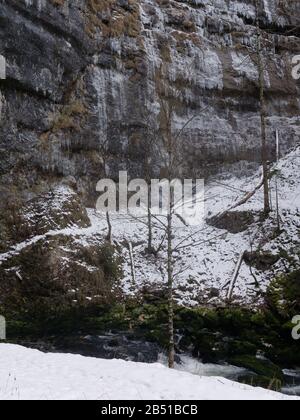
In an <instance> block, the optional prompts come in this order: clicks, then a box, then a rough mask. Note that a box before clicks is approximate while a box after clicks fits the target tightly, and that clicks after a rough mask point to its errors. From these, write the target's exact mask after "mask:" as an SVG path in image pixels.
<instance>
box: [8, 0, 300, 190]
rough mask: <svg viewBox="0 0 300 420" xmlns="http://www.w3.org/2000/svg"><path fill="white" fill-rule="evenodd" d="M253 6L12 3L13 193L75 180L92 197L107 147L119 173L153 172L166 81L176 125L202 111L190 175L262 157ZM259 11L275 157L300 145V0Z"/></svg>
mask: <svg viewBox="0 0 300 420" xmlns="http://www.w3.org/2000/svg"><path fill="white" fill-rule="evenodd" d="M254 3H255V1H254V0H244V1H237V0H211V1H209V0H185V1H183V0H182V1H169V0H2V1H1V3H0V54H2V55H3V56H5V58H6V61H7V78H6V80H1V81H0V99H1V109H2V111H1V122H0V151H1V160H0V176H1V182H0V185H1V191H2V194H3V191H4V190H5V188H6V187H7V186H8V185H14V186H15V187H17V188H18V190H22V191H24V190H25V191H31V192H35V189H39V188H41V189H42V190H43V186H46V185H48V184H49V183H51V182H52V181H55V182H56V181H57V180H58V181H59V180H60V179H61V178H62V177H68V176H69V177H70V176H72V177H73V178H75V181H76V182H77V187H78V189H79V190H82V191H83V190H84V191H90V192H92V191H93V190H94V188H95V182H96V180H97V179H98V178H99V177H100V176H101V171H102V169H103V155H102V153H101V150H102V148H103V145H104V144H107V145H108V148H109V159H108V162H107V166H108V169H109V171H110V172H111V173H112V174H115V173H116V172H117V170H119V169H124V168H126V167H130V169H131V171H132V172H133V173H136V174H141V166H142V165H141V161H142V159H141V153H142V150H143V142H145V141H147V135H146V134H147V132H148V129H149V120H150V119H151V121H155V120H157V116H158V114H159V102H158V95H157V87H158V84H160V85H161V84H163V86H164V89H165V90H166V91H167V92H168V96H169V99H170V100H172V102H173V104H174V109H175V115H174V127H175V129H180V128H181V127H182V126H183V125H184V124H185V123H186V122H187V121H188V120H189V119H190V118H191V117H193V116H196V118H195V119H194V120H193V121H192V122H191V124H189V125H188V127H187V129H186V130H185V131H184V144H185V148H184V150H183V151H182V153H183V154H184V155H185V162H186V163H187V167H189V168H191V167H192V168H196V170H197V172H198V173H203V174H208V173H211V172H214V171H216V170H219V169H220V163H222V166H223V167H224V165H225V164H226V163H235V162H240V161H248V162H255V161H258V160H259V142H260V140H259V114H258V110H259V101H258V72H257V64H256V58H257V57H256V55H255V45H256V37H255V19H256V15H255V6H254ZM260 3H261V7H260V13H259V14H260V26H261V28H263V29H264V34H265V35H264V45H265V52H264V56H265V63H266V71H265V84H266V98H267V104H268V141H269V149H270V155H271V154H272V151H273V149H274V147H273V145H274V133H275V130H276V129H279V130H280V135H281V142H282V150H283V152H284V151H285V150H287V149H288V148H289V147H290V146H292V145H293V144H295V143H296V142H297V141H298V140H299V134H300V125H299V124H300V118H299V107H300V101H299V100H300V85H299V83H297V81H295V80H293V78H292V75H291V68H292V63H291V60H292V57H293V56H294V55H296V54H299V53H300V40H299V37H300V32H299V29H298V30H297V28H295V27H296V26H297V25H299V19H300V3H299V2H297V1H281V0H263V1H261V2H260ZM249 53H250V56H249ZM203 110H204V111H203ZM244 166H246V165H244ZM158 167H159V165H158ZM73 181H74V179H72V182H73Z"/></svg>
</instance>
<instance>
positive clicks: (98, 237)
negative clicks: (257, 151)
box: [0, 147, 300, 306]
mask: <svg viewBox="0 0 300 420" xmlns="http://www.w3.org/2000/svg"><path fill="white" fill-rule="evenodd" d="M275 169H276V170H278V190H279V208H280V216H281V219H282V224H281V226H282V228H283V232H282V233H281V235H280V236H276V235H275V236H274V232H275V228H276V212H275V211H273V212H272V213H271V216H270V218H269V219H268V220H267V221H265V222H260V221H259V216H258V215H257V213H256V221H254V223H252V224H251V225H249V227H248V228H247V229H246V230H244V231H242V232H239V233H230V232H229V231H228V230H225V229H220V228H217V227H214V226H211V225H210V224H208V223H206V222H204V224H203V226H195V225H193V226H186V225H184V224H183V223H182V222H180V221H179V220H177V222H176V227H175V230H174V233H175V238H174V244H175V246H179V245H180V246H179V248H180V249H179V250H178V252H177V253H175V267H174V273H175V274H176V279H175V285H176V299H177V301H178V302H179V303H180V304H183V305H188V306H196V305H199V304H203V303H205V304H214V303H216V304H219V303H220V302H222V301H224V299H225V298H226V296H227V294H228V289H229V285H230V281H231V279H232V276H233V273H234V271H235V267H236V265H237V262H238V260H239V256H240V254H241V252H243V251H252V250H254V251H256V250H258V249H259V250H260V252H269V253H271V254H273V255H279V256H280V258H279V259H278V261H277V262H276V263H275V264H273V265H272V266H270V267H268V268H267V269H263V270H258V269H257V268H255V267H252V268H250V267H249V266H248V265H247V264H246V263H243V264H242V267H241V270H240V273H239V277H238V280H237V282H236V284H235V287H234V290H233V298H234V300H235V301H237V302H240V303H247V304H249V303H250V304H257V303H259V302H260V296H261V294H260V292H264V291H265V290H266V287H267V285H268V284H269V281H270V280H271V279H273V278H274V277H275V276H276V275H277V274H278V273H282V272H284V271H285V270H286V268H287V265H289V264H291V261H292V260H293V259H294V262H293V264H294V265H297V264H298V265H299V256H298V255H299V249H300V235H299V232H300V147H298V148H296V149H295V150H293V151H292V152H290V153H289V154H288V155H287V156H285V157H284V158H282V159H281V161H280V163H279V164H278V165H277V167H274V166H273V167H272V170H275ZM260 180H261V171H260V170H259V171H258V172H256V173H254V174H253V175H252V176H249V177H247V178H245V177H240V178H237V177H230V176H229V175H228V176H223V177H222V178H221V177H220V178H219V179H213V180H210V181H209V182H208V183H207V185H206V192H205V207H206V208H205V213H206V216H207V218H211V217H213V216H215V215H217V214H220V213H221V212H224V211H225V210H227V209H230V208H231V207H232V206H233V205H234V204H235V203H237V202H239V201H240V200H241V198H243V197H244V196H245V194H247V193H248V192H251V191H252V190H253V189H255V187H256V186H257V185H258V184H259V183H260ZM271 192H272V204H273V209H275V208H276V206H275V178H274V177H273V178H272V181H271ZM262 207H263V191H262V189H261V190H259V191H258V192H257V193H256V194H255V195H254V196H253V197H252V198H251V200H249V201H248V202H247V203H246V204H244V205H242V206H240V207H238V208H237V209H236V211H253V212H254V213H255V212H259V211H261V210H262ZM88 214H89V217H90V220H91V224H92V225H91V226H90V227H88V228H79V227H77V226H70V227H68V228H65V229H63V230H53V231H50V232H48V233H47V234H45V235H40V236H36V237H34V238H31V239H30V240H28V241H25V242H22V243H20V244H17V245H16V246H15V247H14V248H13V249H11V251H9V252H7V253H5V254H0V264H1V262H2V261H4V260H7V259H9V258H10V257H12V256H13V255H16V254H18V253H19V252H20V251H21V250H22V249H24V248H26V247H27V246H29V245H30V244H32V243H36V242H38V241H39V240H42V239H43V238H46V237H48V238H49V237H51V236H55V235H58V234H63V235H67V236H69V237H72V238H73V240H74V241H75V243H79V244H81V245H83V246H87V245H89V244H92V245H95V244H99V243H100V242H101V241H103V239H104V237H105V235H106V231H107V222H106V217H105V215H103V214H99V213H97V212H96V211H95V210H93V209H88ZM110 217H111V221H112V227H113V241H114V244H115V245H116V246H117V250H118V253H119V254H120V256H121V260H122V264H123V273H124V275H123V279H122V281H121V287H122V290H123V292H124V293H125V294H126V295H135V294H136V293H137V292H138V290H140V289H141V288H143V287H145V286H146V287H148V288H149V287H150V288H154V289H155V288H156V289H160V288H161V286H162V285H163V284H166V271H165V269H166V252H165V245H164V247H162V249H161V252H160V253H159V254H158V256H157V258H155V257H154V256H149V255H147V254H146V253H145V248H146V246H147V226H146V223H145V222H146V218H145V219H143V220H139V221H137V220H136V219H134V218H132V217H130V216H128V215H117V214H115V215H114V214H111V215H110ZM161 222H165V220H163V219H162V220H161ZM154 224H155V225H156V226H155V228H154V230H153V236H154V244H155V246H156V247H158V246H159V244H160V242H161V238H162V236H163V234H162V232H161V223H160V222H159V221H154ZM129 244H130V245H129ZM130 248H132V250H133V261H134V272H135V273H134V282H133V275H132V267H131V262H130V261H131V259H130V255H129V249H130ZM64 251H68V250H67V249H66V247H64ZM69 253H70V256H71V255H72V249H69ZM297 254H298V255H297ZM285 255H286V256H288V258H287V259H285V258H284V256H285ZM290 256H292V257H293V258H292V259H290V260H289V257H290ZM78 263H80V261H78ZM91 269H93V270H97V269H98V268H97V267H91ZM255 282H256V283H258V284H259V287H256V285H255Z"/></svg>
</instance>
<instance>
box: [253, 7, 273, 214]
mask: <svg viewBox="0 0 300 420" xmlns="http://www.w3.org/2000/svg"><path fill="white" fill-rule="evenodd" d="M256 16H257V18H256V27H257V59H258V74H259V99H260V121H261V160H262V167H263V184H264V213H265V215H266V216H268V215H269V213H270V211H271V208H270V192H269V169H268V151H267V135H266V115H267V112H266V102H265V78H264V64H263V57H262V42H261V31H260V27H259V0H256Z"/></svg>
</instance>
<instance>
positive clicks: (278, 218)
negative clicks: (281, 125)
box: [275, 130, 281, 233]
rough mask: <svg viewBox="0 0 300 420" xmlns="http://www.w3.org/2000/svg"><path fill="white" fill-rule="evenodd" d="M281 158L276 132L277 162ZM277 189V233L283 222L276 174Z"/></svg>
mask: <svg viewBox="0 0 300 420" xmlns="http://www.w3.org/2000/svg"><path fill="white" fill-rule="evenodd" d="M279 158H280V147H279V133H278V130H276V162H277V165H278V163H279ZM275 189H276V212H277V231H278V233H280V231H281V220H280V209H279V190H278V174H276V180H275Z"/></svg>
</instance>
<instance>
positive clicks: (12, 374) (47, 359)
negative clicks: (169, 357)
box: [0, 344, 289, 400]
mask: <svg viewBox="0 0 300 420" xmlns="http://www.w3.org/2000/svg"><path fill="white" fill-rule="evenodd" d="M0 399H1V400H113V399H118V400H123V399H124V400H147V399H149V400H153V399H154V400H218V399H221V400H286V399H289V397H286V396H284V395H282V394H279V393H274V392H271V391H266V390H264V389H260V388H252V387H250V386H246V385H242V384H238V383H235V382H231V381H228V380H226V379H222V378H206V377H198V376H194V375H191V374H189V373H184V372H178V371H171V370H168V369H167V368H165V367H164V366H162V365H159V364H153V365H147V364H141V363H132V362H125V361H121V360H102V359H94V358H88V357H82V356H77V355H69V354H50V353H49V354H45V353H41V352H39V351H37V350H31V349H27V348H24V347H20V346H15V345H10V344H1V345H0Z"/></svg>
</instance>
